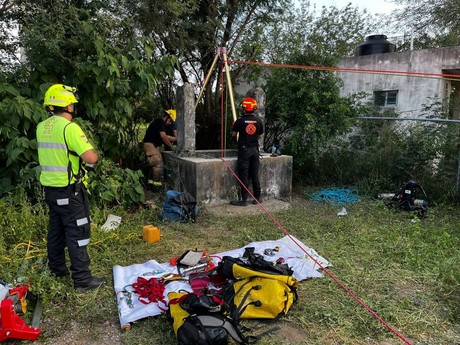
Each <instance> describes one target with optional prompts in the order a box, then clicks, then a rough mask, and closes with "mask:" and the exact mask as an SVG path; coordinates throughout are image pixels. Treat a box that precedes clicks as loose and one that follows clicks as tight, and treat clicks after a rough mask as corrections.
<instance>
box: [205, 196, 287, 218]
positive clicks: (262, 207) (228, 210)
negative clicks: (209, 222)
mask: <svg viewBox="0 0 460 345" xmlns="http://www.w3.org/2000/svg"><path fill="white" fill-rule="evenodd" d="M289 207H290V204H289V203H288V202H285V201H282V200H278V199H268V200H266V201H264V202H263V203H262V204H258V205H253V204H252V203H251V202H248V205H247V206H233V205H230V204H224V205H218V206H206V211H208V212H209V213H211V214H214V215H217V216H234V215H239V214H257V213H267V212H269V213H272V212H277V211H282V210H286V209H287V208H289Z"/></svg>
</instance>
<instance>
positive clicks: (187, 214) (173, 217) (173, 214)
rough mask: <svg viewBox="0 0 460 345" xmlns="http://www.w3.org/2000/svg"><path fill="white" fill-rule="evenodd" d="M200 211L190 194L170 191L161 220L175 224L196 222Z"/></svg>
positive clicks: (167, 193) (167, 194)
mask: <svg viewBox="0 0 460 345" xmlns="http://www.w3.org/2000/svg"><path fill="white" fill-rule="evenodd" d="M198 211H199V208H198V206H197V203H196V200H195V198H194V197H193V196H192V195H190V194H189V193H188V192H178V191H175V190H168V191H167V192H166V200H165V202H164V203H163V211H162V213H161V218H162V219H163V220H170V221H173V222H187V221H191V222H195V221H196V216H197V215H198Z"/></svg>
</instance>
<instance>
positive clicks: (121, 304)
mask: <svg viewBox="0 0 460 345" xmlns="http://www.w3.org/2000/svg"><path fill="white" fill-rule="evenodd" d="M247 247H254V252H255V253H258V254H261V255H264V250H265V249H267V248H275V247H279V251H278V252H275V253H274V254H275V255H273V256H269V255H264V258H265V259H266V260H267V261H271V262H274V261H276V260H277V259H278V258H283V259H284V260H285V263H286V264H288V266H289V267H290V268H291V269H292V270H293V271H294V273H293V276H294V277H295V278H296V279H297V280H299V281H300V280H304V279H307V278H320V277H322V276H323V275H322V274H321V273H320V272H319V269H320V268H321V267H320V266H319V265H318V264H317V263H319V264H320V265H321V266H322V267H328V266H330V263H329V262H328V261H327V260H326V259H324V258H323V257H321V256H320V255H318V254H317V253H316V252H315V250H313V249H311V248H309V247H307V246H306V245H305V244H303V243H302V242H301V241H299V240H298V239H296V238H295V237H293V236H285V237H283V238H281V239H279V240H277V241H262V242H252V243H249V244H247V245H246V246H244V247H241V248H239V249H235V250H229V251H226V252H222V253H218V254H213V255H211V258H212V260H213V262H214V263H215V264H216V265H217V264H218V263H219V262H220V260H221V259H222V257H224V256H231V257H235V258H238V257H242V256H243V254H244V251H245V248H247ZM301 248H303V250H302V249H301ZM306 253H308V254H309V255H310V256H311V257H313V258H314V260H313V259H311V258H310V256H308V255H307V254H306ZM168 273H177V268H176V266H171V265H170V264H169V263H162V264H160V263H158V262H157V261H155V260H150V261H147V262H145V263H143V264H134V265H130V266H119V265H117V266H114V267H113V281H114V289H115V293H116V296H117V304H118V313H119V318H120V325H121V326H122V327H123V326H125V325H128V324H129V323H131V322H134V321H136V320H139V319H142V318H145V317H148V316H155V315H159V314H161V313H162V312H163V311H162V309H163V310H164V309H165V308H167V307H166V306H165V305H164V304H162V303H160V304H157V303H149V304H143V303H141V302H140V301H139V300H138V296H137V295H136V294H127V293H126V291H133V289H132V287H131V285H132V284H133V283H134V282H136V281H137V279H138V277H144V278H146V279H149V278H152V277H158V278H159V277H162V276H164V275H166V274H168ZM179 290H185V291H190V292H191V291H192V289H191V287H190V284H188V282H184V281H172V282H170V283H168V284H166V288H165V292H164V296H165V297H164V300H165V302H166V303H167V302H168V300H167V295H168V293H169V292H172V291H179Z"/></svg>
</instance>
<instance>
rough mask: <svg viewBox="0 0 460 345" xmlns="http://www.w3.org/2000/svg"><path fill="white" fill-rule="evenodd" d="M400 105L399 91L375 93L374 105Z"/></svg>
mask: <svg viewBox="0 0 460 345" xmlns="http://www.w3.org/2000/svg"><path fill="white" fill-rule="evenodd" d="M397 103H398V90H389V91H374V105H376V106H378V107H394V106H396V105H397Z"/></svg>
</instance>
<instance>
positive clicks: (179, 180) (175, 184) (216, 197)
mask: <svg viewBox="0 0 460 345" xmlns="http://www.w3.org/2000/svg"><path fill="white" fill-rule="evenodd" d="M248 95H250V96H252V97H254V98H255V99H256V100H257V102H258V104H259V116H261V117H264V107H263V105H264V103H265V95H264V94H263V91H262V90H260V89H256V90H252V91H250V92H249V93H248ZM176 111H177V119H176V125H177V132H178V137H177V148H178V150H177V151H178V153H172V152H170V151H165V152H164V158H165V165H166V169H167V171H168V175H169V178H168V182H169V183H170V185H169V187H170V188H174V189H175V190H179V191H187V192H189V193H190V194H191V195H193V196H194V197H195V199H196V200H197V202H198V204H200V205H220V204H227V203H229V201H230V200H233V199H235V198H237V197H238V195H239V194H238V193H239V182H238V180H237V178H236V177H235V176H234V174H233V173H235V174H236V173H237V167H236V165H237V164H236V161H237V158H236V150H226V151H225V152H221V151H220V150H195V142H196V139H195V135H196V132H195V94H194V92H193V88H192V86H191V85H190V84H185V85H184V86H182V87H180V88H179V89H178V91H177V109H176ZM292 164H293V160H292V156H285V155H282V156H278V157H271V156H270V153H261V160H260V173H259V176H260V183H261V188H262V198H263V199H269V198H277V199H281V200H283V201H287V202H289V201H290V200H291V193H292ZM249 190H250V191H251V192H252V188H251V187H249Z"/></svg>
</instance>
